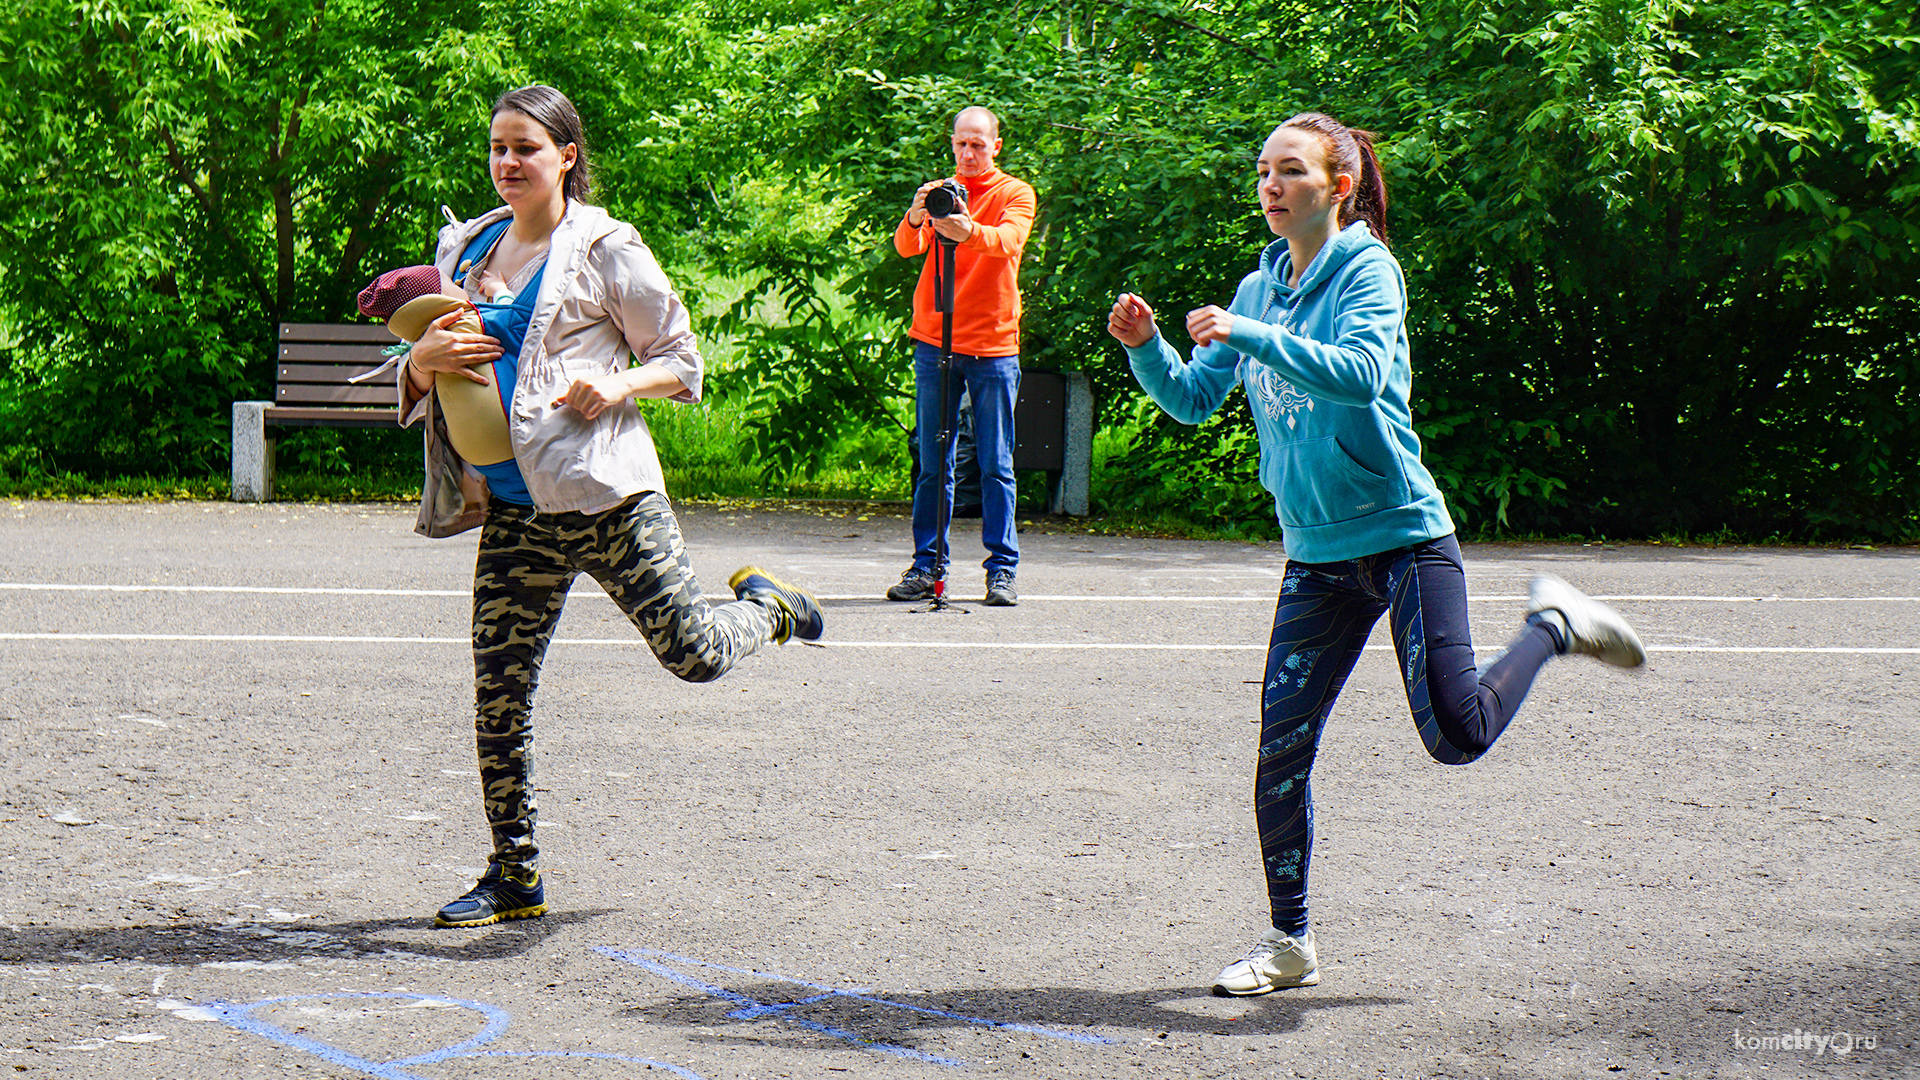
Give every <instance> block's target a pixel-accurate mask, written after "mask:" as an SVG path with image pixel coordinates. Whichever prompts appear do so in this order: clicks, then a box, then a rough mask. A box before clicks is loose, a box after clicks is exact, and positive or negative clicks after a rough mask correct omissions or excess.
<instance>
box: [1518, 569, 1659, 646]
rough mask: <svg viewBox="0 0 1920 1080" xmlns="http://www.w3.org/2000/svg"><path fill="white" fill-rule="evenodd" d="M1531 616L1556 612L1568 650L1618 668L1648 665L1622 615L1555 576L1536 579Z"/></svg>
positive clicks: (1541, 576) (1528, 609)
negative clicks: (1537, 613) (1561, 622)
mask: <svg viewBox="0 0 1920 1080" xmlns="http://www.w3.org/2000/svg"><path fill="white" fill-rule="evenodd" d="M1528 593H1529V596H1530V598H1529V599H1528V601H1527V614H1528V615H1532V614H1535V613H1536V612H1543V611H1556V612H1559V613H1560V618H1561V620H1562V621H1563V622H1564V623H1565V624H1566V631H1567V633H1566V638H1567V650H1566V651H1568V652H1574V653H1585V654H1586V655H1588V656H1591V657H1595V658H1597V659H1599V660H1600V661H1602V662H1603V663H1608V664H1612V665H1613V666H1615V667H1626V668H1631V667H1639V666H1640V665H1641V664H1644V663H1646V662H1647V650H1646V649H1645V648H1644V647H1643V646H1642V645H1641V644H1640V637H1639V635H1638V634H1635V633H1634V632H1633V627H1631V626H1628V625H1627V620H1625V619H1623V618H1621V617H1620V613H1619V612H1617V611H1615V610H1613V609H1612V608H1610V607H1608V606H1607V605H1605V604H1603V603H1601V602H1600V601H1598V600H1595V599H1592V598H1591V597H1589V596H1588V595H1587V594H1586V593H1583V592H1581V591H1580V590H1579V589H1576V588H1574V587H1573V586H1571V585H1569V584H1567V583H1566V582H1564V581H1561V580H1560V579H1559V578H1557V577H1554V576H1553V575H1552V574H1541V575H1540V576H1539V577H1537V578H1534V579H1533V585H1532V587H1531V588H1530V589H1528Z"/></svg>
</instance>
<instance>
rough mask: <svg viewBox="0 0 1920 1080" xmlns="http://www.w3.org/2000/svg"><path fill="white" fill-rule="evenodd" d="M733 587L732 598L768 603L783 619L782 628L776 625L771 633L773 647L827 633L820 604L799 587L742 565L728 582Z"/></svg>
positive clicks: (811, 638) (757, 568)
mask: <svg viewBox="0 0 1920 1080" xmlns="http://www.w3.org/2000/svg"><path fill="white" fill-rule="evenodd" d="M727 584H728V585H731V586H732V587H733V595H734V597H735V598H737V599H740V600H770V601H772V602H773V606H774V608H775V609H776V610H777V611H778V612H779V614H781V615H783V616H785V618H784V619H776V620H775V622H776V623H780V622H784V623H785V625H784V626H780V625H776V626H775V627H774V631H773V640H774V643H775V644H779V645H784V644H786V642H787V639H788V638H795V637H797V638H800V639H801V640H803V641H812V640H814V639H815V638H817V637H819V636H820V635H821V634H824V633H826V632H827V620H826V617H825V616H823V615H821V614H820V605H819V603H817V602H816V601H815V600H814V598H813V594H812V593H810V592H808V591H807V590H805V589H803V588H801V587H800V586H798V585H789V584H787V583H786V582H784V581H781V580H780V579H779V578H777V577H774V576H773V575H772V574H769V573H767V572H766V571H765V570H762V569H760V568H759V567H757V566H743V567H741V568H740V569H738V570H735V571H734V572H733V576H732V577H731V578H728V579H727Z"/></svg>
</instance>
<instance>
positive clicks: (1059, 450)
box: [1013, 368, 1093, 517]
mask: <svg viewBox="0 0 1920 1080" xmlns="http://www.w3.org/2000/svg"><path fill="white" fill-rule="evenodd" d="M1013 468H1014V471H1016V472H1018V471H1019V470H1021V469H1041V470H1044V471H1045V472H1046V474H1047V513H1049V514H1073V515H1075V516H1077V517H1085V516H1086V514H1087V499H1088V491H1087V489H1088V488H1089V487H1090V486H1091V483H1090V482H1091V480H1092V474H1093V388H1092V386H1091V385H1090V384H1089V383H1088V381H1087V375H1086V372H1083V371H1056V370H1053V369H1050V368H1022V369H1021V371H1020V396H1019V397H1018V398H1017V399H1016V400H1015V401H1014V405H1013Z"/></svg>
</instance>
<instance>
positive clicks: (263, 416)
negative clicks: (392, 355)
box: [233, 323, 400, 502]
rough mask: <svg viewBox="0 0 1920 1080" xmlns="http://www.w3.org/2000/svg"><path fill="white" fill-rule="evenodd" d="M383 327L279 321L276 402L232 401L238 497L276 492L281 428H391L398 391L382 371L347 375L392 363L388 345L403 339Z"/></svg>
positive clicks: (256, 498)
mask: <svg viewBox="0 0 1920 1080" xmlns="http://www.w3.org/2000/svg"><path fill="white" fill-rule="evenodd" d="M399 340H400V339H399V338H397V337H394V336H393V334H392V333H391V332H390V331H388V330H387V328H386V327H384V326H369V325H358V326H355V325H335V324H329V323H281V324H280V341H279V348H280V354H279V357H278V358H277V360H276V362H275V366H274V387H273V400H272V401H236V402H234V403H233V500H234V501H235V502H266V501H268V500H270V499H272V498H273V466H274V445H273V440H271V439H269V438H267V427H268V426H269V425H273V426H278V427H365V428H380V427H393V426H394V425H396V424H397V423H399V420H400V401H399V392H398V391H397V390H396V389H395V384H394V380H393V379H392V378H391V377H389V376H386V375H382V376H380V377H378V378H376V379H373V380H371V381H369V382H366V383H361V384H358V385H355V384H353V383H351V382H349V381H348V380H350V379H352V378H354V377H355V376H358V375H364V374H366V373H367V372H369V371H372V370H374V369H375V368H377V367H379V366H380V365H381V364H384V363H386V359H387V358H386V356H385V355H384V354H383V353H382V351H381V350H382V349H384V348H386V347H387V346H389V345H394V344H397V343H398V342H399Z"/></svg>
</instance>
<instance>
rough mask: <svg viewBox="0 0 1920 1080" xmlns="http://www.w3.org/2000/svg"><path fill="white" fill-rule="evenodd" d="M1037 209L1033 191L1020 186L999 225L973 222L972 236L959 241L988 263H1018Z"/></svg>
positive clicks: (1002, 211)
mask: <svg viewBox="0 0 1920 1080" xmlns="http://www.w3.org/2000/svg"><path fill="white" fill-rule="evenodd" d="M1036 205H1037V204H1036V202H1035V200H1034V195H1033V188H1031V187H1029V186H1028V185H1026V184H1025V183H1022V184H1020V185H1019V186H1017V187H1015V188H1014V190H1013V194H1012V195H1010V196H1008V198H1007V204H1006V205H1005V206H1004V207H1002V208H1001V209H1000V221H999V223H998V224H995V225H982V224H980V223H979V222H978V221H975V222H974V223H973V235H972V236H969V237H967V238H966V239H965V240H964V241H962V242H961V246H962V247H967V248H971V249H973V250H974V251H977V252H979V253H980V254H982V255H985V256H986V257H987V258H989V259H1018V258H1019V257H1020V253H1021V252H1022V251H1024V250H1025V249H1026V246H1027V235H1028V234H1029V233H1031V232H1033V215H1034V211H1035V207H1036ZM903 224H904V222H903ZM896 243H897V241H896Z"/></svg>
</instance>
